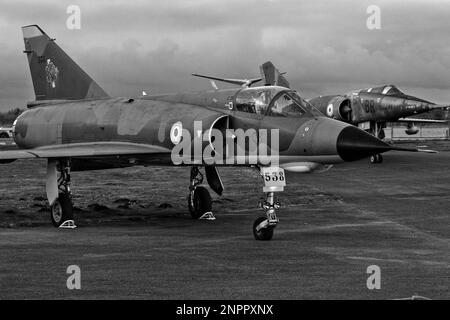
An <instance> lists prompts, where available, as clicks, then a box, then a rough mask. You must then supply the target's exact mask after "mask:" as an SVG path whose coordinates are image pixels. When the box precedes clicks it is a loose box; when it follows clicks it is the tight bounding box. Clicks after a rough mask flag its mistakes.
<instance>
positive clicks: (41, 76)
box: [22, 25, 108, 100]
mask: <svg viewBox="0 0 450 320" xmlns="http://www.w3.org/2000/svg"><path fill="white" fill-rule="evenodd" d="M22 32H23V38H24V42H25V51H24V52H25V53H26V54H27V57H28V63H29V65H30V71H31V77H32V80H33V86H34V93H35V95H36V100H79V99H94V98H107V97H108V94H107V93H106V92H105V91H104V90H103V89H102V88H101V87H100V86H99V85H98V84H97V83H96V82H95V81H94V80H93V79H92V78H91V77H89V75H88V74H87V73H86V72H84V71H83V70H82V69H81V68H80V67H79V66H78V65H77V64H76V63H75V62H74V61H73V60H72V59H71V58H70V57H69V56H68V55H67V54H66V53H65V52H64V51H63V50H62V49H61V48H60V47H59V46H58V45H57V44H56V43H55V41H54V39H51V38H50V37H49V36H48V35H47V34H46V33H45V32H44V31H43V30H42V29H41V28H39V26H37V25H30V26H25V27H22Z"/></svg>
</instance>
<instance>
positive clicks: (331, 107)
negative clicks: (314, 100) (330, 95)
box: [327, 103, 333, 117]
mask: <svg viewBox="0 0 450 320" xmlns="http://www.w3.org/2000/svg"><path fill="white" fill-rule="evenodd" d="M327 116H329V117H332V116H333V104H331V103H330V104H329V105H328V106H327Z"/></svg>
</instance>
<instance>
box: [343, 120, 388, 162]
mask: <svg viewBox="0 0 450 320" xmlns="http://www.w3.org/2000/svg"><path fill="white" fill-rule="evenodd" d="M336 149H337V152H338V154H339V156H340V157H341V158H342V160H344V161H356V160H360V159H363V158H367V157H370V156H371V155H374V154H378V153H383V152H386V151H389V150H392V147H391V146H390V145H388V144H387V143H385V142H383V141H381V140H380V139H378V138H376V137H374V136H373V135H371V134H369V133H367V132H365V131H363V130H361V129H359V128H357V127H354V126H348V127H345V128H344V129H342V131H341V132H340V133H339V136H338V138H337V142H336Z"/></svg>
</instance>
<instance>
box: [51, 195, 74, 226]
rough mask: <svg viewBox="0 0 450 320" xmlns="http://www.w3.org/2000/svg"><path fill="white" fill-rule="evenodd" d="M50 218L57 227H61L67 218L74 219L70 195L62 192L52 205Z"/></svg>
mask: <svg viewBox="0 0 450 320" xmlns="http://www.w3.org/2000/svg"><path fill="white" fill-rule="evenodd" d="M50 219H51V220H52V224H53V225H54V226H55V227H57V228H58V227H59V226H60V225H61V224H63V223H64V222H65V221H67V220H73V207H72V200H71V199H70V196H69V195H68V194H66V193H60V194H59V196H58V199H56V200H55V202H54V203H53V204H52V205H51V207H50Z"/></svg>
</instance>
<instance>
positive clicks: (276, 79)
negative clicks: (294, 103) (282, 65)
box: [259, 61, 290, 88]
mask: <svg viewBox="0 0 450 320" xmlns="http://www.w3.org/2000/svg"><path fill="white" fill-rule="evenodd" d="M259 70H260V72H261V76H262V78H263V80H264V85H266V86H281V87H286V88H289V87H290V84H289V81H287V79H286V78H285V77H284V76H283V75H284V74H285V73H286V72H283V73H281V72H280V71H279V70H278V69H277V68H276V67H275V66H274V65H273V63H272V62H270V61H267V62H265V63H263V64H262V65H261V66H260V67H259Z"/></svg>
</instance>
